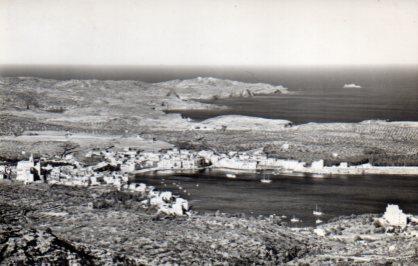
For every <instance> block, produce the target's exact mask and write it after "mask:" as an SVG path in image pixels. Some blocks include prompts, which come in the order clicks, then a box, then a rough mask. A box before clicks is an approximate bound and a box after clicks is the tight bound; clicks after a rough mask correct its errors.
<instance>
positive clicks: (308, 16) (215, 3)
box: [0, 0, 418, 66]
mask: <svg viewBox="0 0 418 266" xmlns="http://www.w3.org/2000/svg"><path fill="white" fill-rule="evenodd" d="M417 19H418V0H417V1H412V0H402V1H396V0H393V1H390V0H379V1H378V0H316V1H313V0H283V1H281V0H262V1H261V0H207V1H202V0H190V1H189V0H151V1H141V0H100V1H97V0H0V64H32V65H38V64H41V65H48V64H60V65H166V66H167V65H216V66H225V65H248V66H282V65H335V64H337V65H362V64H367V65H369V64H373V65H385V64H401V65H402V64H418V24H417Z"/></svg>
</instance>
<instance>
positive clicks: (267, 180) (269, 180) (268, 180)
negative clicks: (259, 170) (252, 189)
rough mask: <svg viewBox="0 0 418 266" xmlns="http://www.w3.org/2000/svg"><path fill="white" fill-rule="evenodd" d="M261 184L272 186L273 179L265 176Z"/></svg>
mask: <svg viewBox="0 0 418 266" xmlns="http://www.w3.org/2000/svg"><path fill="white" fill-rule="evenodd" d="M260 182H261V183H265V184H270V183H271V179H270V178H269V177H266V176H263V177H262V178H261V179H260Z"/></svg>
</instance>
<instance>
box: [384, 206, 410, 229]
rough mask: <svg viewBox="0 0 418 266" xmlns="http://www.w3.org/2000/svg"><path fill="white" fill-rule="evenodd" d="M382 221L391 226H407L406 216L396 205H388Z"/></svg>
mask: <svg viewBox="0 0 418 266" xmlns="http://www.w3.org/2000/svg"><path fill="white" fill-rule="evenodd" d="M383 219H385V220H386V221H387V222H388V223H389V224H390V225H392V226H399V227H405V226H406V224H407V216H406V214H405V213H403V211H402V210H401V209H399V206H398V205H393V204H388V206H387V207H386V211H385V213H384V214H383Z"/></svg>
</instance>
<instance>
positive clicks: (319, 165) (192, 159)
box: [0, 148, 418, 187]
mask: <svg viewBox="0 0 418 266" xmlns="http://www.w3.org/2000/svg"><path fill="white" fill-rule="evenodd" d="M85 156H86V157H87V158H93V157H96V158H98V161H99V163H96V164H94V165H90V166H87V165H82V164H81V163H80V162H78V161H77V160H76V159H75V158H74V157H73V156H72V155H67V156H66V157H65V158H60V159H59V160H47V159H45V160H42V167H41V162H40V161H39V160H38V161H37V162H35V161H34V160H33V158H32V157H31V158H30V159H29V160H28V161H20V162H18V163H17V166H16V167H15V169H13V168H12V170H11V172H14V173H15V174H16V179H17V180H20V181H23V182H26V183H28V182H33V181H36V180H43V179H45V180H47V181H48V182H51V183H53V182H73V183H75V184H77V185H97V184H100V183H106V184H113V185H115V186H117V187H122V185H123V183H124V182H125V183H126V182H128V174H135V173H141V172H148V171H163V170H173V171H175V170H197V169H202V168H208V167H210V168H216V169H234V170H244V171H257V170H267V169H268V170H274V171H275V172H277V173H289V172H299V173H312V174H358V175H361V174H403V175H408V174H411V175H416V174H418V167H378V166H372V165H370V164H363V165H356V166H349V165H348V164H347V163H344V162H342V163H340V164H339V165H338V166H325V165H324V161H323V160H318V161H315V162H313V163H311V164H307V163H305V162H300V161H296V160H285V159H277V158H269V157H267V156H266V154H265V153H263V151H262V149H258V150H252V151H247V152H229V153H228V154H222V153H216V152H214V151H211V150H203V151H189V150H179V149H171V150H163V151H159V152H143V151H140V150H133V149H129V148H126V149H124V150H122V151H113V150H112V149H107V150H92V151H89V152H88V153H87V154H86V155H85ZM96 161H97V160H96ZM6 172H7V169H6V168H5V167H4V166H1V167H0V177H2V176H3V177H4V176H5V175H6ZM9 172H10V169H9ZM9 175H10V174H9Z"/></svg>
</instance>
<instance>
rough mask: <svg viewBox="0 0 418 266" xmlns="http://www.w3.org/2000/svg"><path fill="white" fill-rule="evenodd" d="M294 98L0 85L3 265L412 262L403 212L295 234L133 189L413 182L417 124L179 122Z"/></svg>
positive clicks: (240, 90) (136, 85) (167, 87)
mask: <svg viewBox="0 0 418 266" xmlns="http://www.w3.org/2000/svg"><path fill="white" fill-rule="evenodd" d="M291 93H293V92H292V91H290V90H288V89H287V88H285V87H283V86H273V85H269V84H263V83H243V82H238V81H231V80H221V79H216V78H195V79H190V80H172V81H166V82H160V83H146V82H141V81H133V80H125V81H103V80H67V81H60V80H51V79H41V78H34V77H24V78H0V103H1V105H0V108H1V109H0V121H1V125H0V177H1V179H3V180H2V181H0V186H1V189H0V191H1V194H0V208H1V215H0V226H1V228H0V239H1V240H2V241H1V244H0V249H1V251H0V252H1V253H0V255H1V256H0V258H1V261H2V262H4V263H6V264H15V263H19V262H23V263H28V264H30V263H37V264H40V263H42V262H56V263H63V262H65V263H71V262H78V263H83V264H103V263H108V264H127V263H130V264H138V265H140V264H161V263H180V264H193V263H198V264H201V263H211V264H219V263H230V264H248V263H256V264H278V263H288V264H296V265H297V264H305V263H308V264H309V263H311V264H316V263H325V264H326V263H330V264H334V263H348V264H350V263H366V264H367V263H369V264H375V263H391V262H392V263H414V262H416V261H417V259H418V247H417V244H416V243H417V236H418V224H417V216H414V214H404V213H403V212H402V210H400V209H399V208H398V207H397V206H395V205H388V207H387V209H386V212H385V214H384V215H383V216H381V215H379V214H364V215H358V216H350V217H338V218H335V219H333V220H331V221H327V222H326V223H318V225H317V226H314V227H312V226H311V227H294V226H292V225H291V224H290V223H289V221H288V219H287V217H284V216H279V215H271V216H268V217H253V216H245V215H243V216H240V215H229V214H223V213H218V212H217V213H195V212H194V211H193V207H192V206H190V204H189V203H188V201H187V199H185V198H182V197H180V196H179V195H175V194H174V193H172V192H171V191H165V190H164V189H163V187H154V186H149V185H146V184H144V183H137V182H135V176H136V175H143V174H150V173H152V174H153V175H161V179H162V180H164V181H166V182H169V181H170V174H171V173H173V172H176V171H192V172H193V171H201V170H202V169H216V170H221V171H222V170H226V171H228V172H238V173H239V172H254V173H255V172H260V171H261V172H268V173H270V174H272V175H280V174H286V173H300V174H317V175H362V174H380V175H405V176H415V175H418V122H386V121H380V120H379V121H373V120H369V121H363V122H360V123H308V124H301V125H295V124H293V123H292V122H291V121H288V120H277V119H266V118H257V117H248V116H241V115H225V116H219V117H214V118H210V119H206V120H203V121H194V120H191V119H188V118H184V117H182V116H181V115H180V114H177V113H173V112H175V111H176V110H213V109H224V108H228V107H226V106H220V105H215V104H212V103H208V102H207V100H211V99H221V98H229V97H252V96H257V95H272V94H291ZM201 100H205V102H201ZM228 177H230V178H233V177H234V174H229V176H228ZM185 193H187V192H185ZM384 211H385V210H383V209H382V213H383V212H384ZM318 215H319V216H320V213H318Z"/></svg>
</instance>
